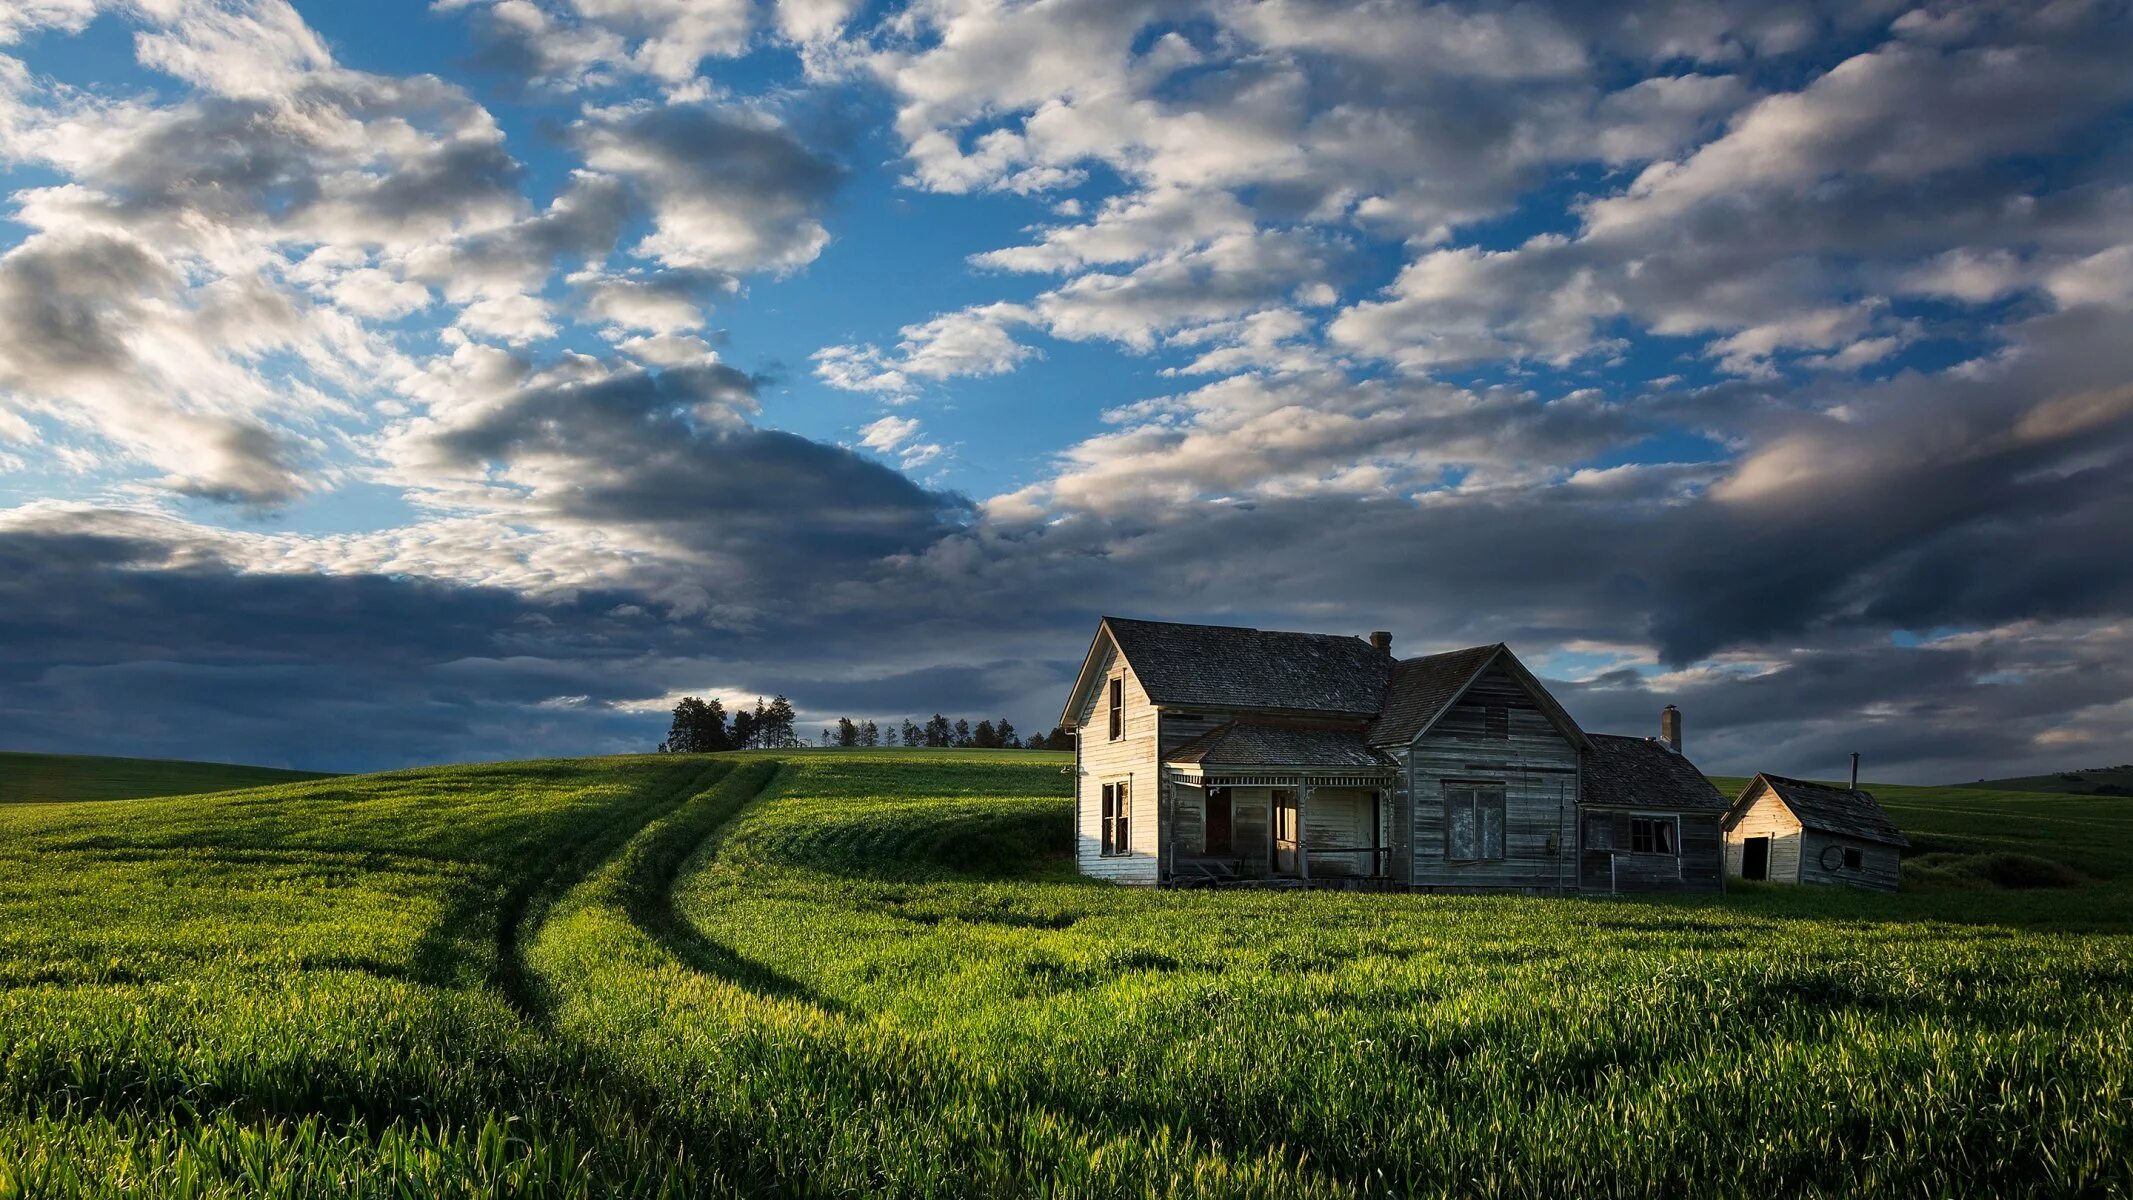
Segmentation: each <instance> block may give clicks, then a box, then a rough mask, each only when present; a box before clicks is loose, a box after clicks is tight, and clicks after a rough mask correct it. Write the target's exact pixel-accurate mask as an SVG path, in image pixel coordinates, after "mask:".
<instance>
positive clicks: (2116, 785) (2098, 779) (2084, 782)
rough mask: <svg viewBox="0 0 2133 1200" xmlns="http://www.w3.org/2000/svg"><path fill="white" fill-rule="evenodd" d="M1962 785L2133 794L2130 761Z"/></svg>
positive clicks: (1984, 780)
mask: <svg viewBox="0 0 2133 1200" xmlns="http://www.w3.org/2000/svg"><path fill="white" fill-rule="evenodd" d="M1963 786H1964V787H1969V788H1989V789H1992V790H1994V791H2003V792H2004V791H2017V792H2068V793H2071V794H2073V795H2077V796H2133V763H2125V764H2123V765H2121V766H2116V767H2090V768H2087V769H2086V770H2081V771H2060V772H2057V773H2055V774H2051V775H2022V776H2018V777H2016V778H2012V779H1980V780H1978V781H1977V782H1976V783H1966V784H1964V785H1963Z"/></svg>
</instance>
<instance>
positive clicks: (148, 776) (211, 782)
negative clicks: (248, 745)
mask: <svg viewBox="0 0 2133 1200" xmlns="http://www.w3.org/2000/svg"><path fill="white" fill-rule="evenodd" d="M323 778H325V776H324V775H323V774H322V773H320V772H318V771H285V770H282V769H280V768H278V767H244V766H238V765H236V764H234V763H207V762H184V761H180V760H177V759H164V758H101V757H92V756H90V755H86V754H24V753H20V752H17V751H11V750H0V804H20V803H24V802H38V801H42V802H52V801H68V800H136V799H139V798H141V797H143V796H184V795H191V794H194V793H199V792H226V791H230V790H232V789H235V788H248V787H264V786H266V785H268V784H274V783H294V782H296V781H297V780H300V779H323Z"/></svg>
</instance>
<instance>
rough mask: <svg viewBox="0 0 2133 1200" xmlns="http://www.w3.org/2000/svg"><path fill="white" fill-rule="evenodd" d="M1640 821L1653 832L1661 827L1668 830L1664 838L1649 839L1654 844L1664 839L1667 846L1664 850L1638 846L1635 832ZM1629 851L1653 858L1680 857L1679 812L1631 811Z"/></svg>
mask: <svg viewBox="0 0 2133 1200" xmlns="http://www.w3.org/2000/svg"><path fill="white" fill-rule="evenodd" d="M1640 823H1641V824H1643V825H1645V826H1646V827H1647V830H1649V831H1651V832H1654V833H1656V831H1657V830H1659V829H1661V828H1665V829H1666V830H1668V833H1667V836H1666V837H1665V838H1664V839H1661V838H1659V837H1656V836H1654V837H1652V838H1650V839H1649V840H1650V841H1651V842H1652V843H1653V844H1654V846H1656V845H1657V843H1658V842H1660V841H1662V840H1664V841H1665V842H1666V843H1667V848H1666V849H1664V850H1660V849H1644V848H1640V847H1639V846H1638V845H1637V834H1638V833H1639V830H1638V828H1637V826H1638V825H1639V824H1640ZM1629 852H1630V853H1631V854H1645V855H1650V856H1651V857H1653V858H1680V857H1681V814H1680V813H1656V812H1641V813H1640V812H1633V813H1631V814H1629Z"/></svg>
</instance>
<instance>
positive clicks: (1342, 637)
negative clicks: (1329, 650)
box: [1100, 616, 1370, 646]
mask: <svg viewBox="0 0 2133 1200" xmlns="http://www.w3.org/2000/svg"><path fill="white" fill-rule="evenodd" d="M1100 619H1101V620H1103V621H1106V622H1116V623H1121V624H1126V625H1161V626H1164V627H1166V628H1169V629H1220V630H1223V631H1225V632H1228V633H1259V634H1271V635H1273V636H1276V637H1307V638H1328V639H1331V640H1334V641H1342V642H1361V643H1363V644H1364V645H1366V646H1367V645H1369V644H1370V643H1369V641H1368V640H1367V639H1365V638H1364V637H1363V635H1361V634H1359V633H1317V632H1314V631H1312V630H1309V629H1261V628H1259V627H1258V626H1257V625H1215V624H1212V623H1210V622H1207V621H1158V620H1156V619H1154V618H1152V617H1113V616H1105V617H1102V618H1100Z"/></svg>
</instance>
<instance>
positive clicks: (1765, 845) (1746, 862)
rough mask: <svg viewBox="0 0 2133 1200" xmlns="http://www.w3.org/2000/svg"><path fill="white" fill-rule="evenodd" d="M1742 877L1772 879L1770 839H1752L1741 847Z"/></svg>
mask: <svg viewBox="0 0 2133 1200" xmlns="http://www.w3.org/2000/svg"><path fill="white" fill-rule="evenodd" d="M1740 877H1741V878H1742V879H1768V878H1770V839H1769V838H1766V837H1752V838H1749V839H1748V840H1747V841H1744V842H1742V843H1741V846H1740Z"/></svg>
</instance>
